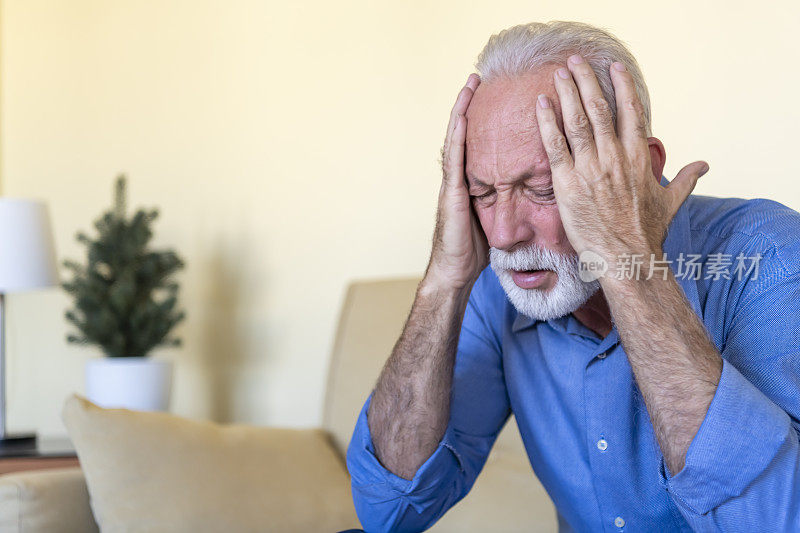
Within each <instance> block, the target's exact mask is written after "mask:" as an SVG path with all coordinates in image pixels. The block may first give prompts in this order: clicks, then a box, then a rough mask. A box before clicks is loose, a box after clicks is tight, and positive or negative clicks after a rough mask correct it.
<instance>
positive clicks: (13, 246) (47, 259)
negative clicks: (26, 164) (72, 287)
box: [0, 198, 58, 293]
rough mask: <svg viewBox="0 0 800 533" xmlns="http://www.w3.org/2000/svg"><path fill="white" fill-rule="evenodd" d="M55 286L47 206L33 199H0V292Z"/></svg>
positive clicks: (53, 254) (54, 258)
mask: <svg viewBox="0 0 800 533" xmlns="http://www.w3.org/2000/svg"><path fill="white" fill-rule="evenodd" d="M57 284H58V269H57V266H56V254H55V247H54V245H53V232H52V229H51V227H50V215H49V213H48V211H47V206H46V205H45V204H44V202H39V201H36V200H25V199H20V198H0V293H8V292H14V291H23V290H27V289H36V288H39V287H50V286H53V285H57Z"/></svg>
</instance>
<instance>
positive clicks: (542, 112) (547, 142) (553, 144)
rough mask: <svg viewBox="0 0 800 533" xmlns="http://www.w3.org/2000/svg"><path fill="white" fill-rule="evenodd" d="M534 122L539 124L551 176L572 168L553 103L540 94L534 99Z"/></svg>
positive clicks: (567, 147)
mask: <svg viewBox="0 0 800 533" xmlns="http://www.w3.org/2000/svg"><path fill="white" fill-rule="evenodd" d="M536 121H537V122H538V123H539V131H540V133H541V135H542V144H544V149H545V151H546V152H547V158H548V159H549V160H550V172H551V173H552V174H553V176H555V174H556V171H557V170H563V169H564V168H567V169H569V168H572V165H573V160H572V155H570V153H569V146H568V145H567V140H566V139H565V138H564V135H562V134H561V130H560V129H558V123H557V122H556V113H555V110H554V109H553V103H552V102H551V101H550V99H549V98H548V97H547V95H544V94H540V95H539V97H538V98H537V99H536Z"/></svg>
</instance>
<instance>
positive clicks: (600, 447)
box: [597, 439, 608, 452]
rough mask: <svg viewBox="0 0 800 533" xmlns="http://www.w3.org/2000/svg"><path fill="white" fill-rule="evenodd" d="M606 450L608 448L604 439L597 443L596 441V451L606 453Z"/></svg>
mask: <svg viewBox="0 0 800 533" xmlns="http://www.w3.org/2000/svg"><path fill="white" fill-rule="evenodd" d="M606 448H608V443H607V442H606V439H600V440H599V441H597V449H598V450H600V451H601V452H604V451H606Z"/></svg>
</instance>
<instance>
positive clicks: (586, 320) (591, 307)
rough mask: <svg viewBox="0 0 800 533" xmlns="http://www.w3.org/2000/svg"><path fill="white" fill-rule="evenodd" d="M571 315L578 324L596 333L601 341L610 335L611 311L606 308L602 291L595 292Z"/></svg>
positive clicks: (606, 303) (606, 304)
mask: <svg viewBox="0 0 800 533" xmlns="http://www.w3.org/2000/svg"><path fill="white" fill-rule="evenodd" d="M572 314H573V315H574V316H575V318H576V319H577V320H578V322H580V323H581V324H583V325H584V326H586V327H587V328H589V329H590V330H592V331H594V332H595V333H597V335H598V336H599V337H600V338H601V339H603V338H605V337H606V336H607V335H608V334H609V333H611V329H612V327H613V325H612V323H611V309H610V308H609V307H608V302H607V301H606V296H605V294H604V293H603V289H599V290H598V291H597V292H595V293H594V294H593V295H592V296H591V298H589V299H588V300H586V303H585V304H583V305H582V306H581V307H580V308H578V309H576V310H575V311H573V313H572Z"/></svg>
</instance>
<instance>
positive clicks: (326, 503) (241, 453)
mask: <svg viewBox="0 0 800 533" xmlns="http://www.w3.org/2000/svg"><path fill="white" fill-rule="evenodd" d="M62 416H63V419H64V423H65V425H66V427H67V430H68V431H69V434H70V437H71V439H72V441H73V443H74V445H75V449H76V451H77V453H78V457H79V459H80V461H81V466H82V467H83V470H84V473H85V475H86V484H87V485H88V488H89V494H90V495H91V505H92V510H93V511H94V516H95V519H96V520H97V523H98V524H99V525H100V528H101V530H102V531H103V532H104V533H105V532H109V533H115V532H122V531H126V532H128V531H131V532H132V531H148V532H161V531H164V532H172V533H180V532H184V531H185V532H197V531H220V532H249V531H253V532H255V531H285V532H292V531H298V532H307V531H338V530H341V529H347V528H351V527H357V524H358V519H357V518H356V516H355V511H354V509H353V505H352V501H351V497H350V487H349V480H348V477H347V473H346V470H345V468H344V465H343V464H342V461H341V459H340V458H339V457H338V455H337V454H336V453H335V451H334V450H333V448H332V447H331V445H330V443H329V439H328V436H327V434H326V433H325V432H323V431H321V430H295V429H272V428H259V427H253V426H238V425H232V426H220V425H218V424H214V423H211V422H199V421H193V420H187V419H183V418H179V417H177V416H173V415H169V414H166V413H144V412H134V411H128V410H125V409H103V408H100V407H98V406H96V405H94V404H93V403H91V402H89V401H88V400H85V399H83V398H80V397H78V396H71V397H70V398H68V399H67V401H66V403H65V405H64V409H63V413H62Z"/></svg>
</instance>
